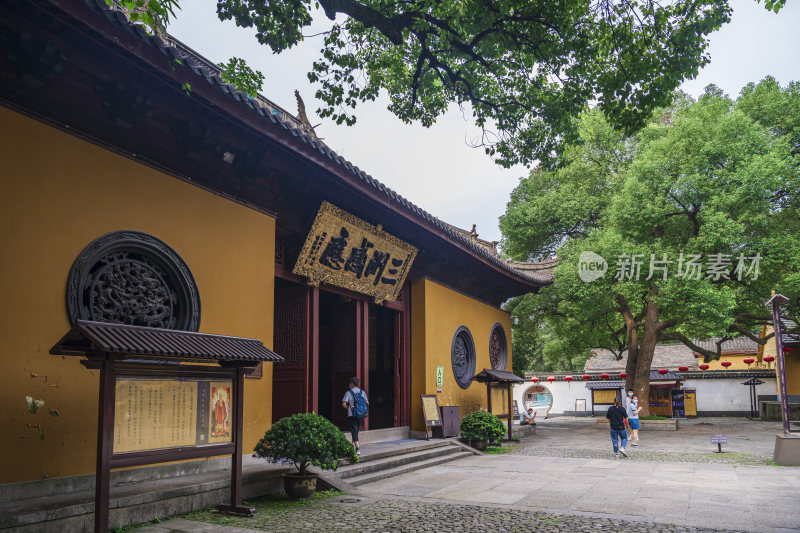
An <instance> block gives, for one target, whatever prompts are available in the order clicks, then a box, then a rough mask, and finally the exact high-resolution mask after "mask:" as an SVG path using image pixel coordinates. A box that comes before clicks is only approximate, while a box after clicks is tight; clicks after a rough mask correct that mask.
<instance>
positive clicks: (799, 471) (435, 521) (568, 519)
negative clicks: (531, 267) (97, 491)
mask: <svg viewBox="0 0 800 533" xmlns="http://www.w3.org/2000/svg"><path fill="white" fill-rule="evenodd" d="M779 431H780V425H779V424H777V423H769V422H751V421H745V420H741V419H738V420H737V419H704V420H701V421H694V422H686V423H684V424H683V425H682V426H681V429H680V431H678V432H667V431H650V432H645V431H643V432H642V434H641V441H642V445H641V446H640V447H639V448H638V449H637V448H632V449H630V457H629V458H627V459H626V458H621V459H615V458H614V456H613V453H612V452H611V445H610V439H609V437H608V430H607V429H606V426H601V425H599V424H595V422H594V420H591V419H588V420H586V419H584V420H579V419H567V418H555V419H551V420H545V421H542V423H540V424H539V426H537V429H536V434H534V435H531V436H529V437H526V438H524V439H522V440H521V441H520V442H519V443H517V444H514V445H511V446H507V447H506V448H505V451H506V453H503V454H499V455H484V456H472V457H468V458H464V459H459V460H456V461H452V462H449V463H444V464H442V465H439V466H435V467H432V468H428V469H424V470H419V471H416V472H411V473H407V474H404V475H401V476H397V477H393V478H388V479H384V480H381V481H378V482H375V483H371V484H367V485H363V486H361V487H358V492H357V493H356V494H348V495H345V496H336V497H332V498H328V499H325V500H321V501H317V502H313V503H310V504H308V505H304V506H302V507H293V508H291V509H289V510H286V511H281V512H275V513H261V514H259V515H258V516H257V517H255V518H250V519H239V518H230V517H221V516H219V515H217V514H216V513H214V512H212V511H208V512H204V513H200V514H194V515H190V517H191V518H192V519H193V520H185V519H179V520H171V521H167V522H164V523H162V524H158V525H157V526H154V527H152V528H144V529H141V530H138V531H137V533H165V532H167V531H219V532H221V533H222V532H225V533H244V532H246V531H272V532H287V533H289V532H300V531H317V532H321V533H322V532H339V531H359V532H375V533H377V532H410V533H421V532H434V531H436V532H439V531H450V532H454V533H455V532H481V533H483V532H493V531H503V532H513V531H537V532H538V531H546V532H567V531H624V532H640V531H641V532H644V531H657V532H661V531H675V532H686V531H758V532H761V531H775V532H778V531H800V468H793V467H777V466H772V465H769V464H768V462H769V461H770V460H771V457H772V456H771V452H772V447H773V446H774V439H775V434H776V433H777V432H779ZM717 433H722V434H726V435H727V436H728V440H729V444H728V445H723V450H724V451H725V452H726V453H724V454H716V453H713V450H714V449H716V446H715V445H714V446H712V445H711V443H710V436H711V435H712V434H717ZM198 519H199V520H203V521H207V522H203V521H196V520H198ZM212 521H213V522H217V523H215V524H212V523H208V522H212ZM240 528H245V529H240Z"/></svg>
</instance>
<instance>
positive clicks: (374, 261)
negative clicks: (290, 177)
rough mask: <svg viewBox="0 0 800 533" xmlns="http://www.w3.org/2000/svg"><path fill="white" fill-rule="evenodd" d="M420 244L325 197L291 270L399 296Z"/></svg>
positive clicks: (379, 296)
mask: <svg viewBox="0 0 800 533" xmlns="http://www.w3.org/2000/svg"><path fill="white" fill-rule="evenodd" d="M416 255H417V249H416V248H414V247H413V246H411V245H410V244H408V243H406V242H403V241H401V240H400V239H398V238H397V237H394V236H393V235H389V234H388V233H386V232H385V231H383V229H382V227H381V226H380V225H379V226H373V225H371V224H369V223H367V222H365V221H363V220H361V219H360V218H357V217H355V216H353V215H351V214H350V213H348V212H347V211H343V210H342V209H339V208H338V207H336V206H335V205H333V204H329V203H328V202H322V206H321V207H320V208H319V212H318V213H317V217H316V218H315V219H314V223H313V224H312V226H311V231H310V232H309V234H308V236H307V237H306V242H305V244H304V245H303V249H302V251H301V252H300V256H299V257H298V258H297V263H296V264H295V266H294V270H293V272H294V273H295V274H297V275H300V276H305V277H307V278H308V282H309V283H310V284H311V285H313V286H315V287H316V286H319V284H320V283H329V284H331V285H335V286H337V287H343V288H345V289H350V290H352V291H356V292H359V293H362V294H368V295H370V296H373V297H374V298H375V301H376V302H377V303H381V302H383V301H384V300H385V301H390V302H392V301H394V300H396V299H397V296H398V294H399V293H400V289H401V288H402V287H403V282H404V281H405V279H406V276H407V275H408V271H409V270H410V269H411V264H412V263H413V262H414V258H415V257H416Z"/></svg>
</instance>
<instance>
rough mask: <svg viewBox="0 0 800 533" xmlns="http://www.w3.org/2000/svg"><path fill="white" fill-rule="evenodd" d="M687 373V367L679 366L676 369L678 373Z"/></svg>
mask: <svg viewBox="0 0 800 533" xmlns="http://www.w3.org/2000/svg"><path fill="white" fill-rule="evenodd" d="M688 371H689V367H688V366H679V367H678V372H688Z"/></svg>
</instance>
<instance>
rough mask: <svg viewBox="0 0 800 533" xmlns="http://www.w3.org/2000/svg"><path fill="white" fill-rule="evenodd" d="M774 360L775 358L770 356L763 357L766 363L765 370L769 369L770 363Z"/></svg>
mask: <svg viewBox="0 0 800 533" xmlns="http://www.w3.org/2000/svg"><path fill="white" fill-rule="evenodd" d="M774 360H775V357H773V356H771V355H767V356H764V361H765V362H766V363H767V368H769V367H770V363H771V362H773V361H774Z"/></svg>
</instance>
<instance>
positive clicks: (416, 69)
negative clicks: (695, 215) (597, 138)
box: [217, 0, 730, 166]
mask: <svg viewBox="0 0 800 533" xmlns="http://www.w3.org/2000/svg"><path fill="white" fill-rule="evenodd" d="M315 7H321V8H322V9H323V11H324V13H325V15H326V16H327V17H328V18H329V19H330V21H331V25H330V27H329V29H328V31H327V32H326V33H325V40H324V45H323V48H322V50H321V51H320V56H319V57H318V58H317V60H316V61H315V62H314V63H313V66H312V70H311V72H310V73H309V75H308V77H309V80H310V81H311V82H312V83H318V84H319V87H320V88H319V90H318V91H317V93H316V96H317V98H319V99H320V100H321V101H322V103H323V105H322V108H321V109H319V110H317V113H318V114H319V115H320V116H322V117H330V118H332V119H333V120H334V121H336V122H337V123H339V124H341V123H347V124H353V123H354V122H355V120H356V117H355V115H354V114H353V110H354V108H355V107H356V106H357V105H358V104H359V103H360V102H365V101H368V100H374V99H375V98H376V97H377V96H378V94H379V92H380V91H381V90H385V91H386V92H387V93H388V95H389V97H390V99H391V104H390V105H389V109H390V111H392V112H393V113H394V114H395V115H397V116H398V117H399V118H400V119H401V120H403V121H404V122H412V121H418V122H419V123H421V124H422V125H424V126H430V125H431V124H432V123H433V122H434V121H435V120H436V119H437V117H439V116H441V115H442V114H443V113H444V112H445V111H446V110H447V108H448V106H450V105H451V104H456V105H459V106H464V107H465V108H467V109H469V110H470V111H471V112H472V114H473V119H474V122H475V124H476V125H477V126H478V127H480V128H481V129H482V132H483V133H482V135H481V137H480V139H479V140H478V141H477V142H476V144H478V145H482V146H484V148H485V150H486V152H487V153H488V154H489V155H491V156H493V157H495V158H496V160H497V162H498V163H500V164H502V165H506V166H510V165H512V164H514V163H517V162H521V163H524V164H529V163H531V162H532V161H534V160H535V159H536V158H539V159H542V160H550V158H551V157H552V155H553V153H554V152H555V151H557V150H558V148H559V147H560V144H561V142H562V141H564V140H566V141H571V140H575V139H576V138H577V121H576V118H577V117H578V116H579V115H580V114H581V113H582V112H583V111H584V110H585V109H586V108H587V106H588V105H589V103H590V102H593V101H596V102H598V104H599V107H600V109H602V111H603V113H604V114H605V115H606V116H607V117H608V118H609V120H610V121H611V122H612V123H613V124H614V125H615V126H616V127H618V128H620V129H622V130H624V131H627V132H632V131H634V130H636V129H638V128H640V127H641V126H643V125H644V124H645V121H646V119H647V117H648V115H649V114H650V112H651V111H652V110H653V109H654V108H656V107H659V106H664V105H666V104H667V103H668V102H669V100H670V95H671V93H672V91H674V90H675V89H676V88H677V87H678V86H679V85H680V83H681V82H682V81H683V80H684V79H686V78H688V77H691V76H694V75H696V74H697V72H698V70H699V69H700V67H702V66H703V65H705V64H706V63H707V62H708V56H707V55H706V54H705V50H706V46H707V40H706V36H707V35H708V34H710V33H711V32H713V31H715V30H716V29H718V28H719V27H720V26H721V25H722V24H724V23H726V22H727V21H728V20H729V16H730V8H729V7H728V4H727V2H726V1H724V0H700V1H695V0H672V1H668V2H655V1H652V0H645V1H643V2H639V1H634V0H623V1H621V2H592V1H589V0H565V1H561V2H549V1H531V0H500V1H495V2H491V3H486V2H477V1H469V2H451V1H447V2H432V1H430V0H411V1H408V2H384V1H381V0H360V1H359V0H346V1H343V2H334V1H333V0H319V1H318V2H314V3H312V2H311V1H310V0H286V1H282V2H263V1H261V0H218V2H217V13H218V15H219V18H220V19H222V20H234V21H235V22H236V24H237V25H239V26H242V27H247V28H254V29H255V30H256V39H258V41H259V42H260V43H262V44H264V45H267V46H269V47H270V49H271V50H272V51H273V52H276V53H279V52H282V51H284V50H286V49H288V48H291V47H292V46H294V45H295V44H297V43H299V42H300V41H302V40H303V29H304V28H306V27H308V26H309V25H310V24H311V20H312V9H314V8H315Z"/></svg>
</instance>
